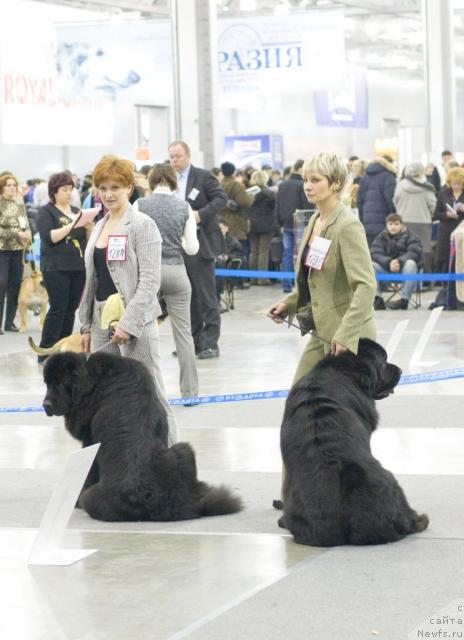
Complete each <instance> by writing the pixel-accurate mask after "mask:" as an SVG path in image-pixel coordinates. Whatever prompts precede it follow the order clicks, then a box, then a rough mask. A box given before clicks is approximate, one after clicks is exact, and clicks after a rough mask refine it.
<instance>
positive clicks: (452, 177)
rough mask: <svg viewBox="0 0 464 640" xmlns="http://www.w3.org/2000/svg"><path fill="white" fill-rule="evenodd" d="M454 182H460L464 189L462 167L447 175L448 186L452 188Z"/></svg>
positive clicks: (450, 171) (449, 170) (455, 168)
mask: <svg viewBox="0 0 464 640" xmlns="http://www.w3.org/2000/svg"><path fill="white" fill-rule="evenodd" d="M452 182H460V183H461V186H463V187H464V169H463V168H462V167H459V166H457V167H452V168H451V169H448V171H447V173H446V184H447V185H448V187H451V183H452Z"/></svg>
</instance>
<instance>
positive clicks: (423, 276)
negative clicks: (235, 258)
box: [215, 269, 464, 282]
mask: <svg viewBox="0 0 464 640" xmlns="http://www.w3.org/2000/svg"><path fill="white" fill-rule="evenodd" d="M215 274H216V275H217V276H220V277H226V278H268V279H270V280H293V279H294V278H295V273H294V272H293V271H250V270H247V269H243V270H242V269H215ZM376 278H377V280H379V281H380V282H382V281H385V282H404V281H406V280H413V281H414V280H415V281H418V282H456V281H457V280H464V273H411V274H407V273H378V274H376Z"/></svg>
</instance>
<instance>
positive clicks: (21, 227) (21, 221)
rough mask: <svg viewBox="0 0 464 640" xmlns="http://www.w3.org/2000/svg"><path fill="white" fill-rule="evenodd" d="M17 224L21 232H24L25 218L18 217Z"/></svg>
mask: <svg viewBox="0 0 464 640" xmlns="http://www.w3.org/2000/svg"><path fill="white" fill-rule="evenodd" d="M18 224H19V228H20V229H21V231H25V230H26V226H27V225H26V218H25V217H24V216H18Z"/></svg>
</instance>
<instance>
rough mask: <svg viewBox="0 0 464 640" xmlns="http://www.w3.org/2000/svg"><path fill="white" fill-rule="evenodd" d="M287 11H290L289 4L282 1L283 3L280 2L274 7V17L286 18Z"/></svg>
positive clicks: (284, 0) (285, 0)
mask: <svg viewBox="0 0 464 640" xmlns="http://www.w3.org/2000/svg"><path fill="white" fill-rule="evenodd" d="M289 9H290V4H289V3H288V2H287V0H283V2H281V3H280V4H278V5H276V7H275V9H274V15H275V16H286V15H287V14H288V11H289Z"/></svg>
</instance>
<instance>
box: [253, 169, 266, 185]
mask: <svg viewBox="0 0 464 640" xmlns="http://www.w3.org/2000/svg"><path fill="white" fill-rule="evenodd" d="M268 180H269V178H268V175H267V173H266V172H265V171H253V173H252V174H251V178H250V185H251V186H254V185H257V186H258V187H265V186H266V185H267V181H268Z"/></svg>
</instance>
